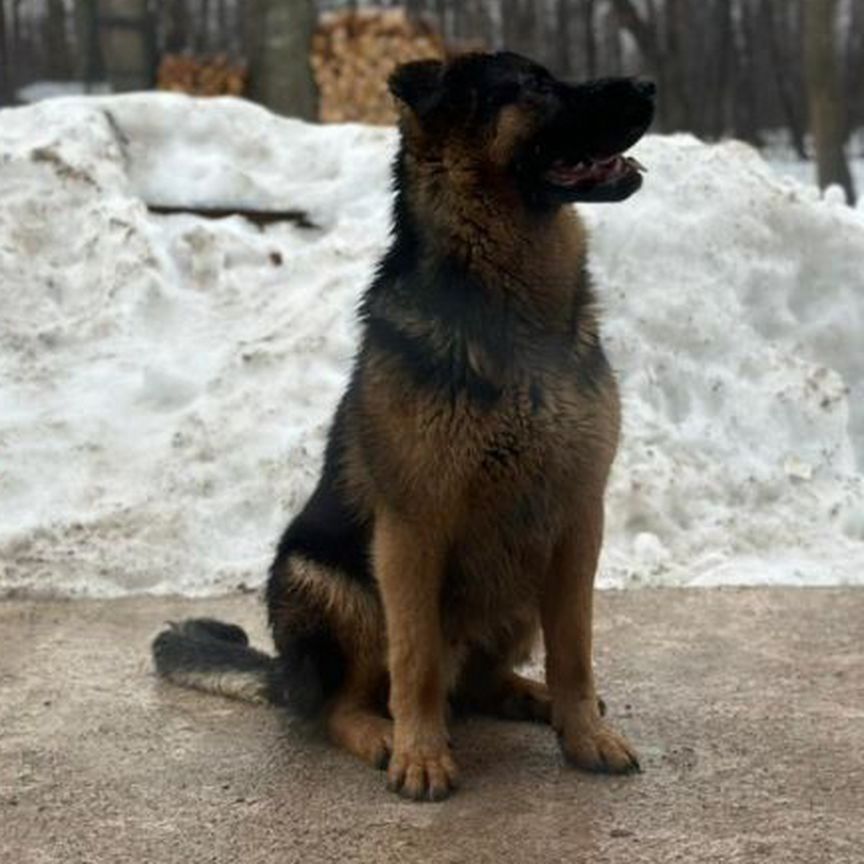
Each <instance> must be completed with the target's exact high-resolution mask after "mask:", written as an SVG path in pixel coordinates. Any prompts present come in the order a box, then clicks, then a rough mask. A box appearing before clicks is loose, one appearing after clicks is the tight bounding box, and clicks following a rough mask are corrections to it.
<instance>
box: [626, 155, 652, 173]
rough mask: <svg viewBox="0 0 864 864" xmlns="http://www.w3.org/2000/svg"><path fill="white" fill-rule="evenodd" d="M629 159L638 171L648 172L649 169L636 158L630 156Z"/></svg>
mask: <svg viewBox="0 0 864 864" xmlns="http://www.w3.org/2000/svg"><path fill="white" fill-rule="evenodd" d="M628 158H629V159H630V163H631V164H632V165H633V167H634V168H636V169H637V170H638V171H646V172H647V171H648V169H647V168H646V167H645V166H644V165H643V164H642V163H641V162H640V161H639V160H638V159H637V158H636V157H635V156H629V157H628Z"/></svg>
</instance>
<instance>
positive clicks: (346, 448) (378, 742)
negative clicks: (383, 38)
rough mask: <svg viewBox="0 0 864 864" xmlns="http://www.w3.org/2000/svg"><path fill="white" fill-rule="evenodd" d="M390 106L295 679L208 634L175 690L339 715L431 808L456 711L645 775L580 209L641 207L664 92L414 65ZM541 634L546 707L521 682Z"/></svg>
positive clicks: (190, 631)
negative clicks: (599, 672) (379, 232)
mask: <svg viewBox="0 0 864 864" xmlns="http://www.w3.org/2000/svg"><path fill="white" fill-rule="evenodd" d="M390 86H391V90H392V92H393V94H394V95H395V97H396V99H397V100H398V103H399V107H400V114H401V124H400V125H401V132H402V146H401V149H400V151H399V155H398V158H397V161H396V166H395V177H396V190H397V191H396V199H395V205H394V227H393V242H392V245H391V247H390V249H389V251H388V252H387V253H386V255H385V256H384V259H383V260H382V262H381V264H380V266H379V270H378V274H377V276H376V278H375V280H374V282H373V284H372V285H371V286H370V288H369V289H368V291H367V293H366V295H365V298H364V301H363V306H362V312H361V317H362V323H363V337H362V343H361V346H360V349H359V352H358V356H357V360H356V363H355V366H354V370H353V374H352V377H351V381H350V384H349V386H348V389H347V391H346V393H345V394H344V396H343V398H342V401H341V402H340V404H339V407H338V409H337V411H336V416H335V419H334V422H333V426H332V429H331V432H330V437H329V443H328V448H327V453H326V456H325V463H324V467H323V471H322V476H321V479H320V482H319V485H318V487H317V488H316V490H315V492H314V494H313V495H312V497H311V499H310V500H309V502H308V503H307V505H306V507H305V509H304V510H303V511H302V512H301V513H300V514H299V515H298V516H297V517H296V518H295V519H294V521H293V522H292V523H291V524H290V525H289V527H288V529H287V530H286V532H285V534H284V536H283V538H282V541H281V543H280V546H279V551H278V553H277V556H276V559H275V561H274V563H273V565H272V568H271V572H270V580H269V584H268V588H267V601H268V607H269V615H270V623H271V626H272V630H273V635H274V639H275V643H276V647H277V648H278V651H279V657H278V659H271V658H268V657H266V656H265V655H263V654H260V653H259V652H255V651H253V650H252V649H250V648H248V647H247V646H246V642H245V634H243V633H242V631H240V630H239V629H238V628H234V627H231V626H230V625H222V624H219V623H218V622H213V621H207V620H193V621H189V622H185V623H184V624H181V625H178V626H175V627H174V628H172V629H171V630H169V631H166V632H165V633H163V634H161V635H160V636H159V637H158V638H157V640H156V642H155V644H154V650H155V654H156V659H157V666H158V668H159V670H160V672H162V674H164V675H165V676H166V677H169V678H171V679H172V680H175V681H178V682H179V683H184V684H187V685H191V686H197V687H201V688H203V689H209V690H215V691H218V692H225V693H228V694H229V695H240V696H245V697H246V698H257V699H262V700H263V699H267V700H270V701H275V702H285V703H287V704H289V705H292V706H293V707H295V708H296V709H297V710H299V711H301V712H303V713H312V712H321V713H322V714H323V716H324V718H325V720H326V724H327V727H328V729H329V732H330V734H331V736H332V738H333V739H334V740H335V741H336V742H337V743H339V744H341V745H342V746H343V747H345V748H346V749H347V750H349V751H351V752H352V753H354V754H356V755H357V756H359V757H360V758H362V759H364V760H366V761H367V762H369V763H371V764H374V765H384V764H388V763H389V768H388V785H389V787H390V788H391V789H393V790H395V791H399V792H401V793H402V794H404V795H407V796H409V797H411V798H415V799H423V798H431V799H439V798H442V797H444V796H446V795H447V794H448V792H449V791H450V789H452V788H453V787H454V785H455V783H456V776H457V772H456V765H455V763H454V761H453V757H452V754H451V751H450V745H449V740H448V733H447V715H448V710H447V707H448V700H449V701H451V702H453V703H456V704H460V705H463V706H466V707H468V708H472V709H475V710H481V711H485V712H490V713H493V714H498V715H501V716H506V717H511V718H524V719H533V720H548V721H550V722H551V723H552V725H553V727H554V728H555V729H556V730H557V732H558V733H559V735H560V738H561V744H562V747H563V749H564V752H565V754H566V755H567V757H568V758H569V759H570V760H571V761H572V762H573V763H574V764H576V765H577V766H579V767H582V768H585V769H588V770H591V771H610V772H616V773H624V772H630V771H634V770H638V762H637V759H636V755H635V753H634V752H633V749H632V748H631V746H630V745H629V744H628V743H627V741H626V740H625V739H624V738H622V737H621V736H620V735H619V734H618V733H616V732H614V731H613V730H612V729H610V728H609V726H607V725H606V723H605V722H604V721H603V719H602V717H601V710H600V708H601V703H599V700H598V698H597V693H596V691H595V686H594V679H593V675H592V666H591V626H592V592H593V582H594V574H595V571H596V568H597V559H598V555H599V552H600V546H601V540H602V535H603V495H604V488H605V486H606V479H607V476H608V473H609V468H610V466H611V464H612V460H613V457H614V455H615V449H616V446H617V441H618V428H619V400H618V393H617V389H616V385H615V380H614V377H613V374H612V372H611V371H610V369H609V366H608V364H607V362H606V358H605V356H604V354H603V349H602V347H601V345H600V339H599V328H598V323H597V317H596V311H595V308H594V302H593V295H592V291H591V286H590V284H589V280H588V275H587V271H586V235H585V231H584V228H583V226H582V223H581V222H580V220H579V217H578V216H577V214H576V213H575V211H574V210H573V208H572V207H571V206H569V204H570V202H572V201H579V200H582V201H617V200H621V199H624V198H626V197H628V196H629V195H630V194H632V193H633V192H635V191H636V190H637V189H638V188H639V186H640V184H641V177H640V174H639V171H638V168H639V166H638V163H636V162H635V161H634V160H631V159H628V158H627V157H623V156H621V155H620V154H621V153H622V152H623V151H624V150H626V149H627V148H628V147H630V146H631V145H632V144H633V143H635V142H636V141H637V140H638V139H639V138H640V137H641V136H642V134H643V133H644V132H645V130H646V129H647V128H648V126H649V124H650V121H651V118H652V114H653V92H654V88H653V85H651V84H647V83H640V82H635V81H632V80H629V79H608V80H603V81H597V82H592V83H589V84H584V85H580V86H571V85H567V84H564V83H562V82H560V81H557V80H556V79H555V78H553V77H552V76H551V75H550V74H549V73H548V72H547V71H546V70H545V69H543V68H542V67H540V66H537V65H536V64H534V63H532V62H530V61H528V60H526V59H524V58H521V57H518V56H517V55H514V54H491V55H485V54H476V55H468V56H465V57H461V58H458V59H455V60H453V61H450V62H449V63H447V64H442V63H440V62H438V61H422V62H419V63H411V64H408V65H405V66H403V67H401V68H400V69H398V70H397V72H396V73H395V74H394V75H393V77H392V79H391V82H390ZM541 626H542V632H543V637H544V640H545V646H546V680H547V685H548V690H547V687H546V686H543V685H541V684H538V683H535V682H533V681H529V680H527V679H525V678H522V677H520V676H519V675H518V674H516V672H514V667H515V666H517V665H518V664H519V663H521V662H523V661H524V660H525V659H526V658H527V656H528V652H529V649H530V647H531V645H532V643H533V641H534V640H535V637H536V635H537V633H538V629H539V628H540V627H541ZM388 707H389V713H388ZM391 718H392V719H391Z"/></svg>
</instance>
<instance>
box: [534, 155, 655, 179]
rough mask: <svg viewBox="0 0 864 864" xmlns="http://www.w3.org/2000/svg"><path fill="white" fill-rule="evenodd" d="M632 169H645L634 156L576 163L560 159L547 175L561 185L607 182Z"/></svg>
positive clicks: (611, 157)
mask: <svg viewBox="0 0 864 864" xmlns="http://www.w3.org/2000/svg"><path fill="white" fill-rule="evenodd" d="M631 170H637V171H644V170H645V169H644V167H643V166H642V165H641V163H640V162H639V161H638V160H636V159H634V158H633V157H632V156H621V155H620V154H619V155H617V156H610V157H609V158H608V159H597V160H587V161H584V162H578V163H576V164H573V163H570V162H565V161H564V160H563V159H559V160H558V161H557V162H555V163H554V164H553V165H552V168H551V169H550V170H549V171H548V173H547V177H548V178H549V179H550V180H551V181H552V182H553V183H557V184H559V185H561V186H575V185H577V184H582V183H591V184H598V183H606V182H608V181H609V180H614V179H615V178H617V177H619V176H621V175H622V174H625V173H627V172H628V171H631Z"/></svg>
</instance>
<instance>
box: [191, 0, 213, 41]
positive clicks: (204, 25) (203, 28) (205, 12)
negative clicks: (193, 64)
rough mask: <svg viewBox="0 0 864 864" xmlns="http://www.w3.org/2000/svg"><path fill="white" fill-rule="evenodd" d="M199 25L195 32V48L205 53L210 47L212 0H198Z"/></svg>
mask: <svg viewBox="0 0 864 864" xmlns="http://www.w3.org/2000/svg"><path fill="white" fill-rule="evenodd" d="M197 24H198V26H197V27H196V34H195V50H196V51H197V52H198V53H199V54H203V53H204V52H205V51H207V50H208V47H209V43H210V40H209V38H208V37H209V34H210V0H198V21H197Z"/></svg>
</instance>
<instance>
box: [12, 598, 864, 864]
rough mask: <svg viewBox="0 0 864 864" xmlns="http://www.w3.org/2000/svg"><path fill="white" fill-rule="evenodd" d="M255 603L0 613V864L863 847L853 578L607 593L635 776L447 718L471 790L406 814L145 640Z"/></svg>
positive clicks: (587, 855)
mask: <svg viewBox="0 0 864 864" xmlns="http://www.w3.org/2000/svg"><path fill="white" fill-rule="evenodd" d="M192 614H207V615H212V616H216V617H221V618H224V619H226V620H232V621H236V622H238V623H241V624H243V625H244V626H246V627H247V629H249V631H250V633H251V634H253V636H254V638H255V641H256V643H257V644H259V645H266V644H267V640H266V637H265V633H264V631H263V626H262V625H263V611H262V609H261V608H260V606H259V604H258V603H257V602H256V600H255V599H254V598H250V597H232V598H227V599H216V600H184V599H176V598H136V599H128V600H118V601H98V602H97V601H68V602H25V601H17V600H12V601H6V602H4V603H0V634H2V638H0V861H2V862H4V864H5V862H10V864H12V862H14V864H31V862H32V864H36V862H39V864H42V862H64V864H67V862H100V864H101V862H114V861H118V862H119V861H123V862H129V861H132V862H160V864H162V862H164V864H172V862H189V861H194V862H236V861H241V862H244V864H258V862H279V864H291V862H304V864H306V862H340V864H341V862H409V864H410V862H424V864H429V862H431V864H437V862H442V864H444V862H450V864H456V862H502V861H513V862H523V861H528V860H538V861H543V862H610V864H618V862H621V864H625V862H626V864H642V862H646V864H647V862H652V864H653V862H658V864H659V862H663V864H667V862H676V861H680V862H686V864H693V862H712V864H717V862H766V864H768V862H783V864H798V862H800V864H822V862H826V864H846V862H848V864H853V862H856V864H860V862H861V861H862V860H864V590H856V589H829V590H807V589H743V590H737V589H736V590H731V589H730V590H674V589H670V590H643V591H632V592H626V593H617V592H604V593H602V594H600V596H599V599H598V635H597V649H596V650H597V657H596V660H597V666H598V672H599V680H600V682H601V686H602V693H603V696H604V698H605V699H606V701H607V703H608V705H609V717H610V719H611V721H612V722H613V723H614V724H615V725H616V726H617V727H618V728H620V729H621V731H623V732H625V733H627V734H628V735H629V736H630V738H631V740H632V741H633V742H634V743H635V744H636V745H637V747H638V749H639V751H640V754H641V757H642V764H643V767H644V769H645V770H644V773H643V774H642V775H641V776H637V777H629V778H610V777H594V776H587V775H585V774H580V773H578V772H576V771H573V770H572V769H570V768H568V767H566V766H565V765H564V764H563V761H562V759H561V757H560V755H559V753H558V749H557V745H556V742H555V739H554V735H553V734H552V733H551V732H550V731H549V729H548V728H545V727H541V726H533V725H524V724H514V723H504V722H499V721H494V720H486V719H479V718H478V719H469V720H466V721H462V722H460V723H458V724H456V725H455V727H454V729H453V733H454V739H455V745H456V755H457V757H458V759H459V762H460V766H461V769H462V777H463V786H462V789H461V790H460V791H459V792H458V794H457V795H455V796H454V797H453V798H452V799H450V800H449V801H446V802H444V803H441V804H424V805H420V804H410V803H407V802H403V801H401V800H400V799H398V798H396V797H394V796H392V795H391V794H390V793H388V792H386V791H385V789H384V780H383V775H381V774H379V773H376V772H374V771H372V770H370V769H368V768H366V767H364V766H363V765H361V764H359V763H357V762H355V761H353V760H352V759H351V758H350V757H348V756H345V755H343V754H342V753H339V752H337V751H336V750H334V749H333V748H331V747H329V746H328V745H327V743H326V742H325V741H324V740H322V738H321V737H320V735H319V734H317V733H316V732H315V730H312V729H308V728H304V727H302V726H300V725H298V724H297V723H296V722H294V721H291V720H289V719H287V718H286V717H285V716H284V715H283V714H282V713H281V712H279V711H278V710H276V709H272V708H262V707H254V706H249V705H244V704H240V703H233V702H230V701H227V700H224V699H219V698H217V697H212V696H206V695H202V694H197V693H193V692H189V691H183V690H179V689H176V688H173V687H171V686H169V685H165V684H162V683H161V682H158V681H157V680H156V679H155V678H154V676H153V674H152V671H151V666H150V659H149V653H148V652H149V649H148V643H149V640H150V638H151V637H152V636H153V635H154V634H155V632H156V631H157V629H158V628H159V627H160V625H161V623H162V622H163V621H165V620H167V619H173V618H179V617H183V616H188V615H192Z"/></svg>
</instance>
